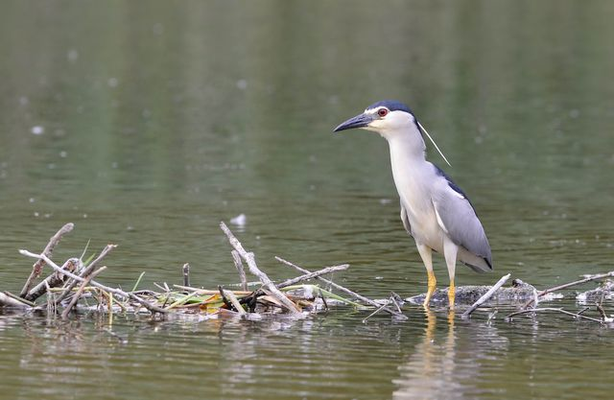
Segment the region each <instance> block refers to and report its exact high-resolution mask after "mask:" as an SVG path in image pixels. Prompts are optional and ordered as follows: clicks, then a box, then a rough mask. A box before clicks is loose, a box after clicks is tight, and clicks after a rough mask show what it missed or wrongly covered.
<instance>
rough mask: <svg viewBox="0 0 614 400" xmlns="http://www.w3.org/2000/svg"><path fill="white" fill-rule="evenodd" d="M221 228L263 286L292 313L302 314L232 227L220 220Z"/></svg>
mask: <svg viewBox="0 0 614 400" xmlns="http://www.w3.org/2000/svg"><path fill="white" fill-rule="evenodd" d="M220 228H222V231H224V233H225V234H226V236H227V237H228V241H229V242H230V244H231V246H232V247H234V249H235V250H236V251H237V252H239V255H241V258H243V259H244V260H245V262H246V263H247V266H248V268H249V271H250V272H251V273H252V274H254V275H255V276H257V277H258V279H260V282H262V285H263V287H265V288H266V289H267V290H268V291H269V292H271V295H272V296H273V297H275V298H276V299H277V300H279V302H280V303H281V304H282V305H283V306H284V307H285V308H286V309H288V311H290V312H291V313H292V314H300V312H301V311H300V309H299V308H298V306H297V305H296V304H294V303H293V302H292V301H290V299H288V297H286V295H285V294H283V293H282V292H281V291H280V290H279V289H277V287H276V286H275V285H274V284H273V281H271V279H270V278H269V277H268V276H267V274H265V273H264V272H262V271H261V270H260V269H259V268H258V266H257V265H256V260H255V257H254V253H251V252H247V251H245V249H244V248H243V245H242V244H241V242H239V240H238V239H237V238H236V237H235V235H234V234H233V233H232V232H231V231H230V229H228V227H227V226H226V224H225V223H224V222H220Z"/></svg>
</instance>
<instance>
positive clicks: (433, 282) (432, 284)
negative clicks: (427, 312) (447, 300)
mask: <svg viewBox="0 0 614 400" xmlns="http://www.w3.org/2000/svg"><path fill="white" fill-rule="evenodd" d="M427 276H428V289H427V291H426V297H425V298H424V303H422V305H423V306H424V307H428V305H429V302H430V301H431V297H432V296H433V292H434V291H435V288H436V287H437V279H436V278H435V273H434V272H433V271H428V275H427Z"/></svg>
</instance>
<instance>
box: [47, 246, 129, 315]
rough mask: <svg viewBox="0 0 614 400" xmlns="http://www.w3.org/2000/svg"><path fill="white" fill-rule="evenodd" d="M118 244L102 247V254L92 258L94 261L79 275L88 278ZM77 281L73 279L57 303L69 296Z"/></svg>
mask: <svg viewBox="0 0 614 400" xmlns="http://www.w3.org/2000/svg"><path fill="white" fill-rule="evenodd" d="M116 247H117V245H116V244H107V245H106V246H105V248H104V249H102V251H101V252H100V254H99V255H98V257H96V259H94V260H92V262H90V263H89V264H88V266H87V267H85V269H84V270H83V271H81V273H79V276H80V277H82V278H87V277H88V275H90V274H91V273H92V271H94V269H95V268H96V266H97V265H98V263H100V261H102V259H103V258H104V257H106V255H107V254H109V252H110V251H111V250H113V249H114V248H116ZM77 283H78V282H77V281H75V280H72V281H71V282H70V283H69V284H68V285H67V286H66V288H65V289H64V291H63V292H62V293H61V294H60V295H59V296H58V297H57V299H56V303H60V302H61V301H62V300H64V299H65V298H66V296H68V295H69V294H70V293H71V292H72V290H73V289H74V288H75V286H77Z"/></svg>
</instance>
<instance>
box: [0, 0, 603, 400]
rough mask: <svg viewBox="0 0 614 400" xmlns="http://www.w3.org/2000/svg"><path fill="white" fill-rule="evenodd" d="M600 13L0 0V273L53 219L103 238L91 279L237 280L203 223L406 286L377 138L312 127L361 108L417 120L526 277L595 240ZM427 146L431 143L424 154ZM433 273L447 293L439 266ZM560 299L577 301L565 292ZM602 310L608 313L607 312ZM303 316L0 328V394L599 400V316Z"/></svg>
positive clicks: (80, 236)
mask: <svg viewBox="0 0 614 400" xmlns="http://www.w3.org/2000/svg"><path fill="white" fill-rule="evenodd" d="M612 15H614V4H613V3H611V2H607V1H594V2H580V1H541V2H531V1H489V2H486V1H483V2H481V1H478V2H473V1H457V2H454V4H448V3H445V2H433V1H411V2H401V1H390V2H385V3H382V4H380V3H377V4H376V3H373V2H369V1H335V2H332V1H322V2H316V3H309V4H307V3H299V2H294V1H264V0H263V1H254V2H248V3H242V2H232V1H230V2H228V1H220V2H206V3H205V2H146V3H145V2H107V3H104V4H103V3H99V2H80V3H79V4H73V3H72V2H71V3H69V2H62V1H59V2H58V1H51V2H45V3H30V2H18V1H9V2H5V3H3V4H2V12H1V13H0V55H1V58H0V59H1V60H2V61H1V62H0V76H2V84H1V85H0V228H1V229H0V282H2V289H3V290H10V291H19V289H20V288H21V286H22V285H23V281H24V279H25V277H26V276H27V274H28V270H29V269H30V267H31V264H32V263H31V261H30V260H27V259H24V258H23V257H21V256H20V255H19V254H18V253H17V249H19V248H27V249H30V250H33V251H37V250H40V249H42V247H43V246H44V245H45V244H46V242H47V239H48V238H49V236H51V235H52V234H53V233H54V232H55V231H56V230H57V229H58V228H59V227H60V226H61V225H63V224H64V223H66V222H69V221H72V222H74V223H75V224H76V229H75V231H74V232H73V233H71V234H70V236H67V237H66V238H65V239H64V241H63V242H62V244H61V246H60V247H59V248H58V249H57V251H56V254H55V257H56V259H57V260H63V259H65V258H67V257H69V256H72V255H75V254H79V253H80V252H81V250H82V249H83V247H84V246H85V245H86V243H87V242H88V240H91V244H90V246H91V248H93V249H100V248H101V247H102V246H104V245H105V244H106V243H108V242H113V243H117V244H118V245H119V247H118V248H117V249H116V250H115V251H114V252H113V253H112V254H111V255H110V256H109V257H108V258H107V265H108V267H109V268H108V270H107V271H106V272H105V274H104V275H103V277H102V278H101V280H102V281H104V282H105V283H107V284H110V285H123V286H124V287H129V286H131V285H132V284H133V283H134V281H135V279H136V278H137V277H138V275H139V274H140V273H141V271H146V275H145V277H144V280H143V283H142V285H144V286H151V285H152V284H153V282H163V281H166V282H169V283H178V282H179V281H180V268H181V265H182V264H183V263H184V262H189V263H190V264H191V265H192V280H193V282H194V283H196V284H199V285H203V286H209V287H211V286H215V285H217V284H220V283H234V282H235V281H236V279H237V278H236V275H235V272H234V267H233V265H232V262H231V258H230V254H229V246H228V244H227V242H226V239H225V237H224V236H223V235H222V234H221V232H220V231H219V228H218V223H219V221H220V220H226V221H228V220H229V219H230V218H232V217H234V216H237V215H239V214H241V213H244V214H245V215H246V216H247V223H246V224H245V226H243V227H236V228H235V231H236V232H237V234H238V236H239V237H240V239H241V240H242V241H243V244H244V245H245V246H246V247H247V248H248V249H250V250H253V251H254V252H256V254H257V257H258V261H259V265H260V266H261V267H262V268H263V269H264V270H266V271H267V272H268V273H269V274H270V275H272V276H274V277H277V278H284V277H289V276H292V275H293V272H292V271H289V270H287V269H286V267H284V266H281V265H279V264H276V263H275V261H274V259H273V257H274V256H275V255H280V256H283V257H284V258H287V259H289V260H292V261H294V262H296V263H299V264H302V265H304V266H305V267H310V268H316V267H319V266H324V265H331V264H336V263H343V262H348V263H350V264H351V265H352V266H351V268H350V269H349V270H348V271H347V272H346V273H344V274H343V275H339V276H336V277H335V279H336V280H339V281H341V282H343V283H345V284H346V285H348V286H350V287H352V288H354V289H356V290H358V291H362V292H364V293H365V294H367V295H370V296H373V297H385V296H387V295H388V294H389V292H390V291H391V290H394V291H396V292H398V293H400V294H402V295H405V296H409V295H413V294H417V293H420V292H422V291H423V290H424V288H425V286H426V275H425V273H424V268H423V266H422V264H421V262H420V259H419V256H418V253H417V251H416V250H415V248H414V245H413V242H412V241H411V240H410V239H409V238H407V237H406V235H405V233H404V232H403V229H402V227H401V224H400V221H399V219H398V198H397V196H396V192H395V188H394V186H393V183H392V178H391V174H390V170H389V168H390V167H389V161H388V149H387V146H386V143H385V141H384V140H382V139H381V138H379V137H378V136H377V135H374V134H370V133H368V132H348V133H345V134H342V135H332V134H331V130H332V128H333V127H334V126H336V125H337V124H338V123H339V122H341V121H343V120H345V119H346V118H347V117H350V116H353V115H355V114H356V113H358V112H360V111H361V110H362V109H363V108H364V107H365V106H367V105H369V104H371V103H372V102H374V101H377V100H380V99H384V98H396V99H400V100H403V101H405V102H407V103H408V104H409V105H410V106H411V107H412V109H413V110H414V112H415V113H416V115H417V116H418V117H419V118H420V119H421V121H422V123H423V124H424V125H425V126H426V127H427V129H429V131H430V133H431V134H433V135H434V136H435V138H436V139H437V141H438V143H439V145H440V147H442V149H443V150H444V152H445V153H446V155H447V157H448V158H449V159H450V161H451V163H452V165H453V167H451V168H450V167H447V166H446V168H445V169H446V171H447V172H448V173H449V174H450V175H451V176H452V177H453V178H454V179H455V180H456V181H457V183H458V184H459V185H460V186H461V187H463V189H465V191H466V192H467V193H468V194H469V196H470V197H471V199H472V201H473V204H474V206H475V207H476V208H477V210H478V213H479V215H480V218H481V219H482V222H483V224H484V226H485V228H486V231H487V233H488V235H489V238H490V242H491V245H492V248H493V255H494V261H495V271H496V272H495V274H488V275H475V274H473V273H472V272H471V271H470V270H468V269H463V268H459V271H458V273H457V275H458V281H459V283H460V284H461V285H464V284H491V283H493V282H494V281H495V280H496V279H498V278H499V276H501V275H503V274H505V273H508V272H511V273H512V275H513V276H514V277H516V278H520V279H523V280H525V281H529V282H531V283H533V284H535V285H536V286H537V287H540V288H541V287H547V286H551V285H553V284H556V283H561V282H565V281H569V280H573V279H575V278H576V277H577V276H579V275H581V274H585V273H593V272H601V271H608V270H610V269H612V268H611V260H612V258H613V255H614V247H613V246H614V228H613V227H614V217H613V215H614V213H613V211H614V206H613V205H612V202H611V198H612V195H613V194H614V180H613V179H612V168H613V167H614V135H612V132H613V129H614V79H613V78H614V77H613V76H612V71H614V51H613V50H612V46H611V38H612V37H613V35H614V25H612V24H611V20H612ZM431 150H432V149H429V157H430V158H431V159H432V160H433V161H434V162H436V163H438V164H439V165H441V166H443V160H441V159H440V158H439V157H438V156H437V154H436V153H435V152H433V151H431ZM437 262H438V264H437V265H436V271H437V272H438V276H439V277H440V283H441V284H445V283H447V278H446V276H445V275H446V274H445V272H444V271H445V268H443V266H442V262H441V260H440V259H437ZM560 305H563V306H565V307H567V308H569V309H576V308H577V306H576V305H575V304H574V302H573V300H564V301H563V302H562V303H561V304H560ZM606 309H607V310H608V311H609V312H610V311H612V304H611V303H606ZM502 314H504V312H503V311H501V312H500V313H499V314H498V315H497V317H496V318H495V319H494V320H493V321H491V322H490V323H487V322H486V314H480V315H478V316H477V317H476V318H474V320H472V321H462V320H460V319H459V318H450V317H449V316H448V315H447V313H446V312H445V311H433V312H430V313H425V312H424V311H422V310H420V309H418V308H411V307H410V308H408V309H407V315H408V317H409V320H407V321H403V322H394V321H390V319H389V318H387V317H385V316H376V317H374V318H373V319H371V320H370V321H369V322H368V323H362V319H363V318H364V317H365V314H364V313H360V312H354V311H352V310H340V311H335V312H332V313H329V314H327V315H318V316H314V317H310V318H307V319H305V320H301V321H284V320H281V321H280V320H273V321H261V322H237V321H232V320H215V321H212V320H209V321H196V320H188V321H186V320H167V321H152V320H151V319H150V318H148V317H127V318H124V317H120V318H115V320H114V321H113V322H112V324H111V323H110V321H109V320H108V318H107V317H106V316H96V315H92V316H82V318H80V319H77V320H74V321H71V322H61V321H55V320H48V319H47V318H46V317H44V316H40V315H29V316H25V317H24V316H19V315H1V316H0V351H1V354H2V357H1V361H0V385H1V388H2V390H1V391H0V398H6V399H29V398H37V397H44V398H48V399H65V398H83V397H85V396H87V397H89V398H147V399H151V398H198V399H218V398H219V399H295V398H296V399H318V398H322V399H324V398H326V399H389V398H394V399H422V398H425V399H430V398H433V399H436V398H459V399H474V398H484V399H486V398H514V399H517V398H527V399H551V398H578V397H580V396H582V397H590V398H594V399H600V398H604V399H605V398H610V397H611V393H612V390H614V384H612V382H611V376H610V375H611V373H610V371H611V370H612V368H614V357H612V355H611V349H612V346H613V345H614V332H613V331H612V330H611V329H608V328H604V327H600V326H595V325H590V324H586V323H577V322H573V321H569V320H565V319H561V318H559V317H558V316H546V315H544V316H542V317H540V318H539V319H538V320H532V319H530V318H519V319H517V320H515V321H514V322H513V323H507V322H504V321H503V319H502V318H501V315H502Z"/></svg>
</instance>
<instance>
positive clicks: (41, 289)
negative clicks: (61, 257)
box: [23, 258, 80, 301]
mask: <svg viewBox="0 0 614 400" xmlns="http://www.w3.org/2000/svg"><path fill="white" fill-rule="evenodd" d="M79 263H80V261H79V259H78V258H70V259H68V260H66V262H65V263H64V264H63V265H62V267H61V268H62V271H68V272H73V271H75V270H76V269H77V267H78V265H79ZM67 279H68V276H67V275H66V274H65V273H61V272H58V271H54V272H53V273H52V274H51V275H49V276H48V277H46V278H45V279H43V281H42V282H41V283H39V284H38V285H36V286H35V287H34V288H33V289H32V290H30V291H29V292H28V293H27V294H26V295H25V296H23V298H24V299H26V300H28V301H34V300H36V299H38V298H39V297H41V296H42V295H44V294H45V293H47V288H48V287H49V288H54V287H59V286H62V285H64V283H65V282H66V280H67Z"/></svg>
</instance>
